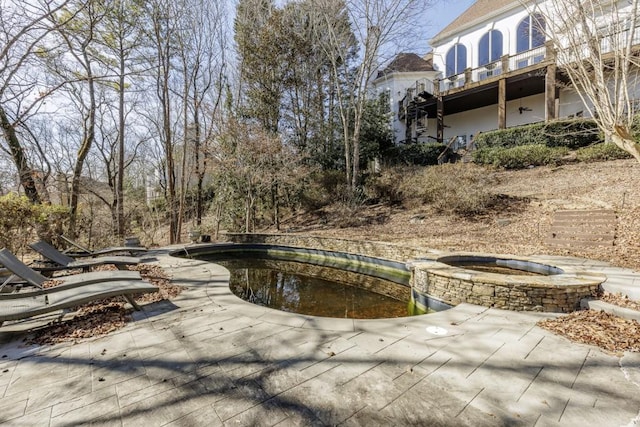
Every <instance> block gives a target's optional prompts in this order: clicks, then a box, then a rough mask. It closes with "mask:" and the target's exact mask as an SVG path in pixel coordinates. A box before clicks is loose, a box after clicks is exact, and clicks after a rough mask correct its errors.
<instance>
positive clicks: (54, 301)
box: [0, 280, 158, 326]
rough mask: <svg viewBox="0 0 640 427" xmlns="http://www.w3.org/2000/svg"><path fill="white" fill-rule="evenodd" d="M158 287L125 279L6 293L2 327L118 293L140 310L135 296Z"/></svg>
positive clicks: (1, 299) (0, 299)
mask: <svg viewBox="0 0 640 427" xmlns="http://www.w3.org/2000/svg"><path fill="white" fill-rule="evenodd" d="M157 290H158V288H157V287H156V286H153V285H152V284H150V283H148V282H145V281H142V280H121V281H116V282H103V283H92V284H89V285H85V286H80V287H73V288H69V287H64V286H56V287H52V288H47V289H39V290H35V291H29V292H16V293H4V294H0V326H1V325H2V324H3V323H4V322H5V321H7V320H20V319H27V318H29V317H33V316H37V315H39V314H45V313H51V312H54V311H58V310H62V309H67V308H70V307H75V306H78V305H81V304H86V303H88V302H91V301H95V300H98V299H102V298H109V297H114V296H123V297H125V298H126V299H127V301H128V302H129V303H130V304H131V305H132V306H133V308H135V309H136V310H140V309H141V308H140V306H139V305H138V304H137V303H136V302H135V301H134V299H133V295H137V294H144V293H150V292H156V291H157Z"/></svg>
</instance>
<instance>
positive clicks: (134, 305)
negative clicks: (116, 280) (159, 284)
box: [124, 295, 142, 311]
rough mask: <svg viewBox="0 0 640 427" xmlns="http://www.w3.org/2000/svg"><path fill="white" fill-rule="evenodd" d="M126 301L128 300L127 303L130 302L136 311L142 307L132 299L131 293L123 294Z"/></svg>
mask: <svg viewBox="0 0 640 427" xmlns="http://www.w3.org/2000/svg"><path fill="white" fill-rule="evenodd" d="M124 297H125V298H126V299H127V301H128V302H129V304H131V305H132V306H133V308H134V309H135V310H137V311H142V307H140V306H139V305H138V303H137V302H136V301H135V300H134V299H133V297H132V296H131V295H125V296H124Z"/></svg>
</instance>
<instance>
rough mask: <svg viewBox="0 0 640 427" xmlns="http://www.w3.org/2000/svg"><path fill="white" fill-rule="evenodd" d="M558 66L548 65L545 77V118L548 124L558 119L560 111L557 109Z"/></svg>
mask: <svg viewBox="0 0 640 427" xmlns="http://www.w3.org/2000/svg"><path fill="white" fill-rule="evenodd" d="M556 73H557V66H556V64H555V63H553V64H550V65H547V74H546V76H545V79H544V80H545V82H544V85H545V88H544V101H545V105H546V108H545V117H544V120H545V121H546V122H548V121H550V120H554V119H557V118H558V110H557V109H556V101H557V99H558V85H557V84H556Z"/></svg>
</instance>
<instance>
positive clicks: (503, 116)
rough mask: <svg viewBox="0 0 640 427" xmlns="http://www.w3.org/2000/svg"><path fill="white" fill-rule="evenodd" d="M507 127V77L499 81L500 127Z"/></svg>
mask: <svg viewBox="0 0 640 427" xmlns="http://www.w3.org/2000/svg"><path fill="white" fill-rule="evenodd" d="M506 127H507V79H504V78H503V79H500V80H499V81H498V129H505V128H506Z"/></svg>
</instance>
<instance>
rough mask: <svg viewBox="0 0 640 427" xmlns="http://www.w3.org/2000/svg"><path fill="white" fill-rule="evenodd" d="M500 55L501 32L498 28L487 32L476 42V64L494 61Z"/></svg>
mask: <svg viewBox="0 0 640 427" xmlns="http://www.w3.org/2000/svg"><path fill="white" fill-rule="evenodd" d="M501 56H502V33H501V32H500V31H498V30H491V31H489V32H487V33H486V34H485V35H484V36H482V38H481V39H480V43H479V44H478V66H482V65H486V64H489V63H490V62H495V61H497V60H498V59H500V57H501Z"/></svg>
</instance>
